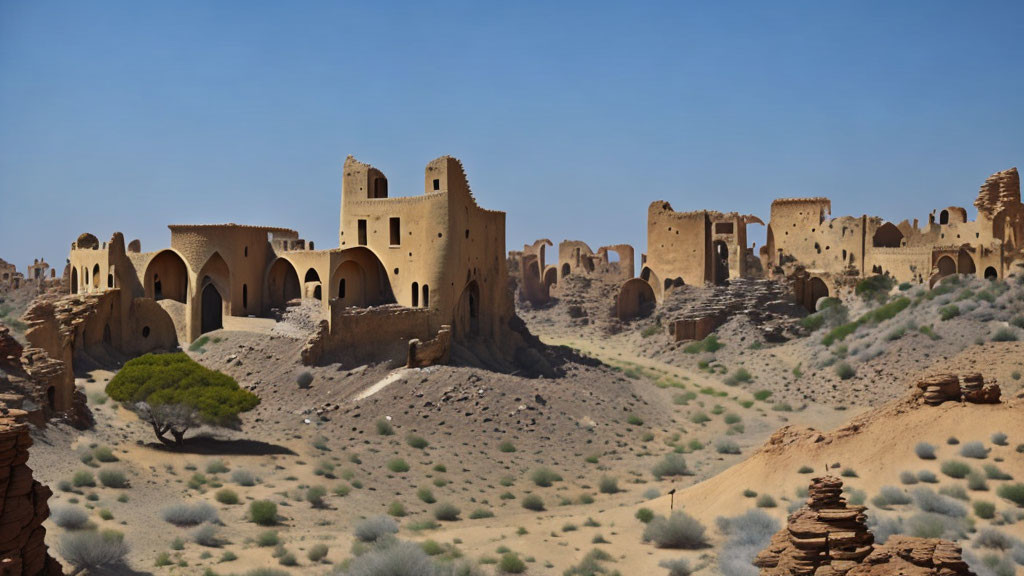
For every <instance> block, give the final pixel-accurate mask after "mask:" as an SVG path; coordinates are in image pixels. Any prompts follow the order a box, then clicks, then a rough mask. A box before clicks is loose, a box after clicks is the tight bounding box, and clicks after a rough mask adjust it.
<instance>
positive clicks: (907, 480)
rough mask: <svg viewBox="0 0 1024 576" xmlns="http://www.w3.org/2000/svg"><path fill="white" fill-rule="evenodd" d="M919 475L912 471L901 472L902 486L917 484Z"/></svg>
mask: <svg viewBox="0 0 1024 576" xmlns="http://www.w3.org/2000/svg"><path fill="white" fill-rule="evenodd" d="M917 482H918V480H917V474H914V473H913V472H911V471H910V470H904V471H903V472H900V484H905V485H908V486H909V485H911V484H917Z"/></svg>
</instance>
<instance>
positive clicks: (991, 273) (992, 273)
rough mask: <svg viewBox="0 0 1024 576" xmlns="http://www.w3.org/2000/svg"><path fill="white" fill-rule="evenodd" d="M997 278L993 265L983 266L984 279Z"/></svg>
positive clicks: (997, 274)
mask: <svg viewBox="0 0 1024 576" xmlns="http://www.w3.org/2000/svg"><path fill="white" fill-rule="evenodd" d="M997 278H999V273H998V272H996V269H995V268H994V267H992V266H989V267H988V268H985V279H986V280H995V279H997Z"/></svg>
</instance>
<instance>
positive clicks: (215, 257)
mask: <svg viewBox="0 0 1024 576" xmlns="http://www.w3.org/2000/svg"><path fill="white" fill-rule="evenodd" d="M198 277H199V295H200V298H201V299H200V302H199V305H200V317H201V319H202V325H203V327H204V328H206V327H208V326H214V325H217V327H218V328H219V327H220V325H221V322H222V320H221V319H222V318H223V316H225V315H231V270H230V269H229V268H228V263H227V262H226V261H225V260H224V258H223V257H222V256H221V255H220V252H214V253H213V254H212V255H211V256H210V258H209V259H207V261H206V263H205V264H203V267H202V268H201V269H200V270H199V274H198ZM210 286H213V288H215V289H216V290H215V291H216V295H214V294H213V292H210V290H209V289H208V288H209V287H210ZM214 308H216V309H217V310H219V313H218V312H217V310H214ZM211 329H213V330H216V329H217V328H211ZM208 331H209V330H205V329H204V330H202V332H208Z"/></svg>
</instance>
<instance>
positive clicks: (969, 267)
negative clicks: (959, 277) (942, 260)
mask: <svg viewBox="0 0 1024 576" xmlns="http://www.w3.org/2000/svg"><path fill="white" fill-rule="evenodd" d="M956 271H957V273H958V274H976V273H977V272H978V269H977V268H975V267H974V258H971V255H970V254H968V253H967V251H966V250H963V249H961V250H960V253H959V254H957V255H956Z"/></svg>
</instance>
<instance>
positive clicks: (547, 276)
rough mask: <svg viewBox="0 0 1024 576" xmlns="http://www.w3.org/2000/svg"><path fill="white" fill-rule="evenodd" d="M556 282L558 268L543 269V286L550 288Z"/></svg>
mask: <svg viewBox="0 0 1024 576" xmlns="http://www.w3.org/2000/svg"><path fill="white" fill-rule="evenodd" d="M557 283H558V269H557V268H548V269H547V270H545V271H544V286H545V287H547V288H548V289H551V287H552V286H554V285H555V284H557Z"/></svg>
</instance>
